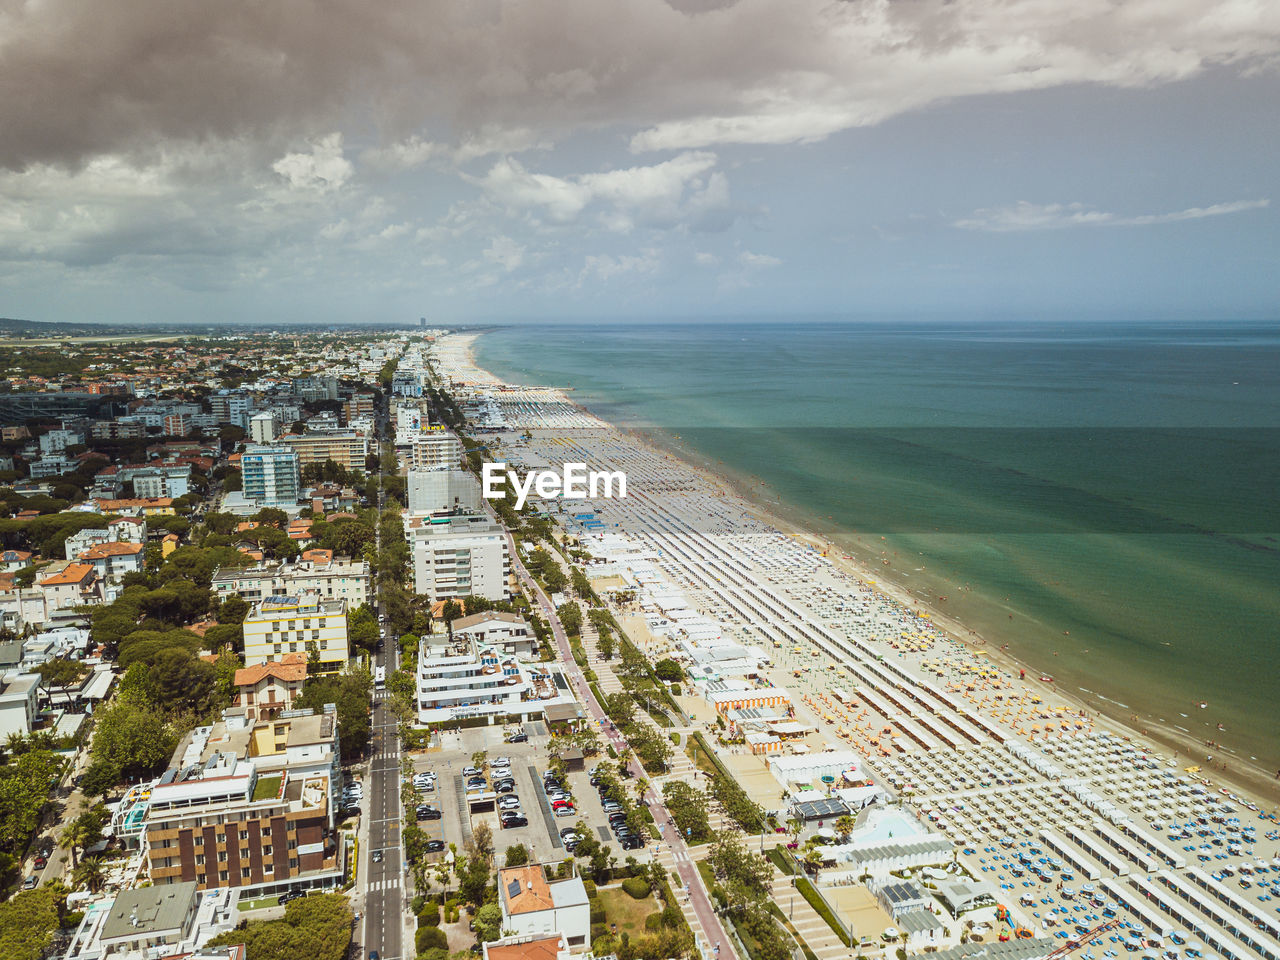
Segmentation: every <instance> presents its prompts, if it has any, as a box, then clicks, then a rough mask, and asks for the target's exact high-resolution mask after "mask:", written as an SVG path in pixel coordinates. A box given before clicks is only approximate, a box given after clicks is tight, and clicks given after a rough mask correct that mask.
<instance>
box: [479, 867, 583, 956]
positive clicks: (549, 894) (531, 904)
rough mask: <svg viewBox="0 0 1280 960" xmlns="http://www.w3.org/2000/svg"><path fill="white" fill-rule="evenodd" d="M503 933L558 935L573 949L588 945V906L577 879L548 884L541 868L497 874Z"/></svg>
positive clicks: (580, 882)
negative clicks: (505, 931)
mask: <svg viewBox="0 0 1280 960" xmlns="http://www.w3.org/2000/svg"><path fill="white" fill-rule="evenodd" d="M498 902H499V904H500V905H501V907H502V929H504V930H512V931H514V932H515V934H516V935H517V936H535V935H539V934H541V935H547V934H557V933H558V934H561V935H562V936H563V937H564V939H565V942H566V943H567V944H568V945H569V947H570V948H571V949H572V948H574V947H581V946H583V945H584V944H587V943H589V942H590V939H589V938H590V935H591V906H590V903H589V902H588V899H587V890H586V887H585V886H584V885H583V883H582V878H581V877H578V876H572V877H565V878H564V879H563V880H552V881H548V880H547V877H546V872H545V871H544V870H543V867H542V864H538V863H533V864H529V865H528V866H524V867H507V868H505V869H503V870H499V871H498Z"/></svg>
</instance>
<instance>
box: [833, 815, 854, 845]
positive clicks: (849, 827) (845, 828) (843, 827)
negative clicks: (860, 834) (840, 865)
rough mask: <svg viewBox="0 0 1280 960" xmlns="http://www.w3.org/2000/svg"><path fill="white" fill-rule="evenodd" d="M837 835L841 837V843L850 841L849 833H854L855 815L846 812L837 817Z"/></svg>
mask: <svg viewBox="0 0 1280 960" xmlns="http://www.w3.org/2000/svg"><path fill="white" fill-rule="evenodd" d="M835 830H836V836H838V837H839V838H840V842H841V843H848V842H849V834H851V833H853V817H851V816H849V815H848V814H845V815H844V816H843V817H837V818H836V822H835Z"/></svg>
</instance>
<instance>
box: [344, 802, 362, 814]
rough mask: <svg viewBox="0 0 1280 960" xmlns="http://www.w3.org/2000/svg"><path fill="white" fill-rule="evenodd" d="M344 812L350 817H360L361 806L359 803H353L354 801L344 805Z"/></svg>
mask: <svg viewBox="0 0 1280 960" xmlns="http://www.w3.org/2000/svg"><path fill="white" fill-rule="evenodd" d="M342 812H343V813H344V814H346V815H347V816H348V817H358V816H360V808H359V807H358V806H357V805H355V804H353V803H352V804H347V805H346V806H344V807H343V808H342Z"/></svg>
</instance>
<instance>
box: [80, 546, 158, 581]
mask: <svg viewBox="0 0 1280 960" xmlns="http://www.w3.org/2000/svg"><path fill="white" fill-rule="evenodd" d="M78 559H79V561H80V562H81V563H87V564H89V565H91V566H92V567H93V571H94V573H96V574H97V575H98V576H99V577H100V578H102V579H103V580H118V579H120V578H121V577H123V576H124V575H125V574H126V573H137V572H139V571H141V570H142V568H143V565H144V562H145V557H144V552H143V546H142V544H140V543H129V542H127V541H118V540H117V541H110V542H107V543H97V544H94V545H93V546H92V547H90V548H89V549H88V550H85V551H83V552H82V553H81V554H80V555H79V557H78Z"/></svg>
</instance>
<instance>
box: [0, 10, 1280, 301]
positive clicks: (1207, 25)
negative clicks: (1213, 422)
mask: <svg viewBox="0 0 1280 960" xmlns="http://www.w3.org/2000/svg"><path fill="white" fill-rule="evenodd" d="M1278 107H1280V3H1276V2H1274V0H894V2H892V3H889V2H885V0H849V2H831V0H821V2H817V0H786V2H778V0H536V2H535V0H530V2H497V0H477V2H467V3H456V2H444V3H437V2H427V0H418V2H403V0H380V2H378V3H375V4H370V3H367V2H363V0H361V2H355V0H326V2H311V0H273V2H271V3H262V2H260V0H220V2H218V3H215V4H194V3H181V2H179V3H175V2H173V0H98V2H95V3H93V4H84V3H80V2H74V0H0V316H10V317H20V318H25V319H31V320H63V321H101V322H138V321H154V322H167V323H168V322H188V321H195V322H206V321H223V320H232V321H243V322H251V323H263V324H270V323H276V322H296V321H314V322H325V323H329V322H350V321H357V322H360V321H378V322H388V321H398V320H401V319H403V320H405V321H406V322H416V321H417V318H418V317H426V318H428V320H429V322H432V323H438V324H441V325H447V324H451V323H456V322H467V321H489V320H509V319H519V318H538V319H555V318H561V317H564V318H589V319H598V320H610V319H630V318H644V317H657V318H665V317H699V316H708V317H710V316H738V315H755V314H759V315H766V316H778V317H786V316H793V315H794V316H798V315H807V316H811V315H827V314H830V315H840V316H855V317H856V316H884V315H894V316H897V315H901V316H913V315H928V316H939V315H946V314H949V313H955V314H973V313H978V314H992V315H994V314H1000V315H1012V316H1027V317H1035V316H1053V317H1061V316H1074V315H1080V316H1084V315H1088V316H1099V315H1101V316H1109V315H1115V316H1122V317H1125V318H1142V317H1151V318H1165V317H1189V318H1197V319H1202V318H1210V319H1212V318H1230V317H1236V316H1248V317H1274V316H1276V314H1277V307H1278V305H1280V162H1277V159H1276V158H1277V157H1278V156H1280V109H1278Z"/></svg>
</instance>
